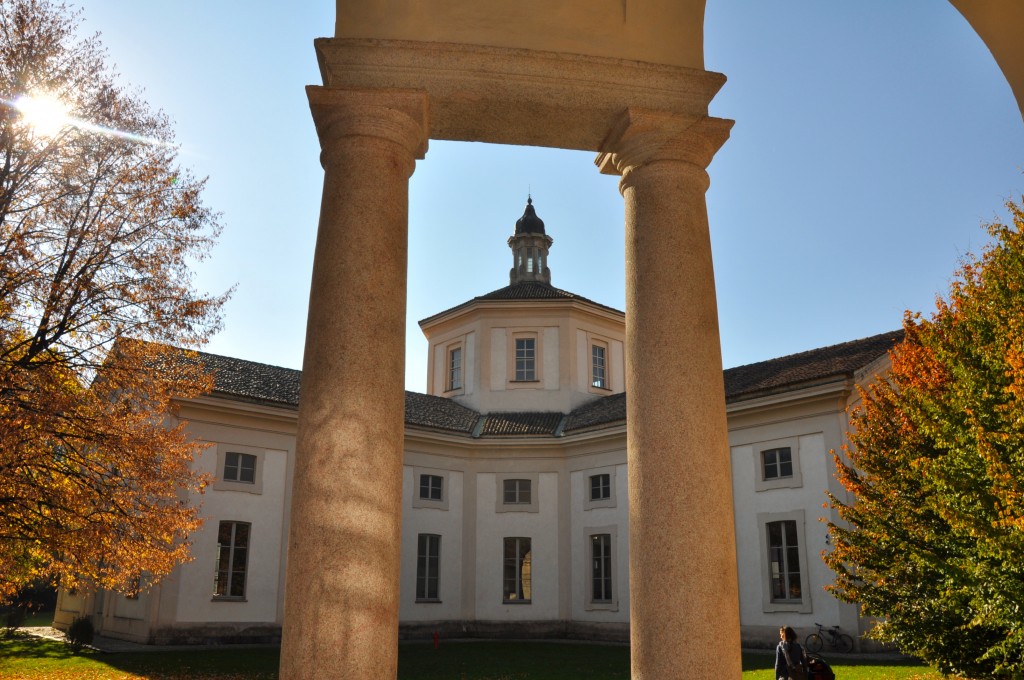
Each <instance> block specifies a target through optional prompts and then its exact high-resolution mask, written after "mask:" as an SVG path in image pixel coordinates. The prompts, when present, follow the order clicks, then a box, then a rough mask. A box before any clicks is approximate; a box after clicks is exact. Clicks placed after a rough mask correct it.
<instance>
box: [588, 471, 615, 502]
mask: <svg viewBox="0 0 1024 680" xmlns="http://www.w3.org/2000/svg"><path fill="white" fill-rule="evenodd" d="M611 497H612V476H611V475H610V474H600V475H591V476H590V500H592V501H603V500H605V499H608V498H611Z"/></svg>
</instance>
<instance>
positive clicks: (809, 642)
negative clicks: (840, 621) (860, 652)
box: [804, 621, 853, 653]
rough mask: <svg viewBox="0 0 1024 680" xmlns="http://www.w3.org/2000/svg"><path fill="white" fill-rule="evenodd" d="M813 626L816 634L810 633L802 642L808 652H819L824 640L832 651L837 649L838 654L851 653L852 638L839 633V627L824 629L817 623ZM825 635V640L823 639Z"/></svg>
mask: <svg viewBox="0 0 1024 680" xmlns="http://www.w3.org/2000/svg"><path fill="white" fill-rule="evenodd" d="M814 625H815V626H817V627H818V632H817V633H811V634H810V635H808V636H807V639H806V640H804V644H805V645H806V647H807V651H808V652H812V653H814V652H820V651H821V647H822V645H823V642H824V640H826V639H827V640H828V643H829V644H830V645H831V646H832V648H833V649H838V650H839V651H840V652H852V651H853V638H852V637H850V636H849V635H847V634H846V633H841V632H839V626H829V627H828V628H826V627H825V626H823V625H821V624H820V623H818V622H817V621H815V622H814ZM826 635H827V638H826V637H824V636H826Z"/></svg>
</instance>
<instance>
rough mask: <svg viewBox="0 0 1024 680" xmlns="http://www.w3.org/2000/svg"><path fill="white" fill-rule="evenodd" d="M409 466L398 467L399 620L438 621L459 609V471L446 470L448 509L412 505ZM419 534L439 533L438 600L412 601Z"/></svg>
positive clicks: (413, 482) (457, 613) (454, 615)
mask: <svg viewBox="0 0 1024 680" xmlns="http://www.w3.org/2000/svg"><path fill="white" fill-rule="evenodd" d="M417 491H418V487H417V484H416V480H415V476H414V472H413V467H411V466H408V465H407V466H405V467H404V468H403V470H402V567H401V577H400V579H401V580H400V583H401V590H400V596H399V597H400V605H399V613H398V618H399V620H401V621H403V622H405V621H440V620H445V619H457V618H459V617H460V615H461V609H462V550H463V536H462V508H463V473H462V472H456V471H448V474H447V489H446V490H445V491H446V493H447V494H448V509H447V510H440V509H437V508H413V507H412V499H413V494H415V493H417ZM419 534H437V535H439V536H440V537H441V567H440V580H439V582H438V595H439V596H440V599H441V602H416V550H417V541H418V538H419Z"/></svg>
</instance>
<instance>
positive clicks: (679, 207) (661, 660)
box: [598, 109, 741, 680]
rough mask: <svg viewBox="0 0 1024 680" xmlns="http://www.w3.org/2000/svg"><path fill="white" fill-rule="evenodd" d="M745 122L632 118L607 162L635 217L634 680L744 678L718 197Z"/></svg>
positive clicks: (631, 273) (629, 239)
mask: <svg viewBox="0 0 1024 680" xmlns="http://www.w3.org/2000/svg"><path fill="white" fill-rule="evenodd" d="M731 126H732V122H731V121H725V120H720V119H714V118H707V117H703V118H699V119H695V118H692V117H691V118H686V117H683V116H679V115H674V114H663V113H658V112H650V111H637V110H632V109H631V110H630V111H628V112H627V113H626V114H625V115H624V116H623V118H622V120H621V121H620V124H619V126H618V128H617V129H616V130H614V131H613V132H612V134H611V135H610V136H609V138H608V140H607V142H606V143H605V146H604V151H605V153H602V154H601V155H600V156H599V157H598V164H599V165H600V166H601V169H602V171H603V172H608V173H618V174H620V175H622V180H621V182H620V184H619V189H620V191H621V192H622V195H623V198H624V199H625V207H626V394H627V401H626V404H627V421H626V422H627V434H626V442H627V443H626V446H627V456H628V462H629V509H630V517H629V531H630V538H629V569H630V636H631V642H632V653H631V659H632V677H633V679H634V680H672V679H674V678H686V680H702V679H705V678H706V679H708V680H711V679H712V678H714V680H720V679H721V678H737V679H738V678H739V677H740V674H741V664H740V636H739V594H738V585H737V581H736V542H735V528H734V526H733V505H732V483H731V474H730V462H729V445H728V436H727V435H728V433H727V426H726V419H725V389H724V385H723V381H722V358H721V350H720V346H719V336H718V310H717V306H716V302H715V280H714V272H713V270H712V264H711V240H710V236H709V233H708V217H707V207H706V204H705V200H704V193H705V191H706V190H707V188H708V175H707V173H706V172H705V168H706V167H707V165H708V163H710V162H711V159H712V157H713V156H714V154H715V152H716V151H717V150H718V149H719V147H720V146H721V145H722V144H723V143H724V142H725V140H726V139H727V138H728V136H729V129H730V127H731Z"/></svg>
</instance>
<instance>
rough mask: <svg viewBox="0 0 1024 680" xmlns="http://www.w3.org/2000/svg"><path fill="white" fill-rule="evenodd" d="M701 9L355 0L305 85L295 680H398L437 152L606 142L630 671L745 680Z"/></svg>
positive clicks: (596, 147) (994, 41)
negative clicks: (315, 165) (414, 283)
mask: <svg viewBox="0 0 1024 680" xmlns="http://www.w3.org/2000/svg"><path fill="white" fill-rule="evenodd" d="M951 1H952V2H953V4H954V5H955V6H956V7H957V8H958V9H960V11H961V12H963V13H964V14H965V16H967V18H968V20H969V21H971V22H972V24H975V22H977V24H976V26H977V27H983V28H977V30H978V31H979V33H980V34H982V37H983V38H984V39H985V40H986V42H987V43H988V44H989V46H990V48H991V49H992V50H993V52H994V54H996V58H997V60H1001V59H1002V61H1000V63H1001V65H1003V62H1004V61H1006V60H1009V61H1008V62H1007V63H1010V66H1009V67H1008V66H1006V65H1003V70H1004V73H1006V74H1007V77H1008V78H1010V79H1011V84H1013V83H1016V84H1014V91H1015V94H1016V95H1017V98H1018V102H1019V103H1020V101H1021V94H1020V92H1021V90H1020V89H1019V87H1018V85H1019V84H1020V78H1021V76H1020V75H1019V74H1018V75H1012V74H1014V73H1017V72H1016V71H1015V70H1014V68H1013V65H1014V64H1016V63H1018V61H1019V60H1018V59H1017V57H1018V56H1019V55H1018V54H1017V52H1015V51H1014V50H1015V49H1019V48H1014V47H1012V46H1011V47H1009V48H1007V47H1006V46H1005V44H1004V42H1003V38H1002V37H999V36H1002V35H1003V33H1001V32H1000V31H999V30H998V29H999V27H998V26H995V27H994V28H993V26H994V24H993V22H992V21H991V20H989V19H986V18H985V17H984V16H983V13H979V12H978V11H977V6H979V5H980V4H981V3H980V2H978V1H977V0H951ZM704 6H705V2H704V0H565V2H561V3H558V6H557V8H556V9H551V7H550V3H544V2H542V0H518V1H516V0H490V1H489V2H472V3H469V2H463V1H461V0H436V1H435V2H432V3H421V2H416V1H415V0H360V1H359V2H354V1H349V0H339V1H338V18H337V26H336V34H335V37H334V38H330V39H321V40H318V41H317V42H316V48H317V56H318V59H319V63H320V68H321V73H322V76H323V83H324V84H323V86H318V87H310V88H308V96H309V100H310V105H311V109H312V111H313V117H314V121H315V123H316V126H317V132H318V134H319V136H320V140H321V146H322V150H323V151H322V154H321V162H322V164H323V166H324V170H325V179H324V194H323V203H322V207H321V217H320V226H319V232H318V238H317V248H316V255H315V260H314V271H313V282H312V289H311V294H310V312H309V323H308V326H307V341H306V350H305V355H304V366H303V376H304V380H303V386H302V387H303V398H302V403H301V406H300V412H299V431H298V438H297V454H296V461H295V472H294V480H293V495H292V498H293V506H292V510H291V515H290V525H291V529H290V543H289V559H288V574H287V584H286V607H287V612H286V619H285V624H284V634H283V638H284V639H283V647H282V667H281V675H282V677H288V678H304V677H317V676H319V675H320V674H321V672H322V669H323V668H330V669H331V673H332V674H336V675H338V676H339V677H355V678H393V677H395V674H396V667H397V666H396V663H397V662H396V652H397V650H396V644H397V626H398V602H397V597H398V585H397V584H398V571H399V568H398V562H399V554H398V551H399V544H400V541H399V532H400V514H401V510H400V495H401V464H402V436H401V434H402V426H403V409H402V406H403V395H404V391H403V372H402V365H403V352H404V340H403V323H404V316H405V286H406V259H407V258H406V255H407V253H406V248H407V243H406V242H407V225H408V179H409V177H410V175H411V174H412V172H413V170H414V168H415V163H416V160H417V159H420V158H423V156H424V154H425V153H426V150H427V144H428V140H429V139H446V140H457V141H484V142H491V143H502V144H517V145H534V146H551V147H560V148H570V149H581V150H590V151H596V152H598V158H597V163H598V166H599V168H600V170H601V171H602V172H607V173H611V174H617V175H620V176H621V177H622V180H621V182H620V190H621V192H622V194H623V197H624V199H625V205H626V222H627V224H626V234H627V246H626V259H627V272H626V280H627V300H626V311H627V342H628V348H629V349H628V354H627V357H626V363H627V392H628V393H629V395H630V398H629V402H628V413H629V416H628V418H629V431H628V433H627V447H628V451H629V453H628V455H629V471H630V472H629V474H630V481H629V486H630V498H631V510H630V512H631V519H630V535H631V540H630V551H631V556H630V572H631V581H632V588H631V602H632V612H631V626H632V627H631V640H632V664H633V670H632V672H633V677H635V678H671V677H683V676H684V675H685V676H686V677H697V678H700V677H708V678H710V677H739V675H740V656H739V616H738V593H737V586H736V571H735V570H736V564H735V541H734V529H733V522H732V508H733V506H732V489H731V484H730V480H729V469H728V468H729V463H728V455H727V452H728V444H727V440H726V427H725V413H724V394H723V393H722V385H721V356H720V350H719V338H718V325H717V311H716V305H715V291H714V279H713V275H712V269H711V252H710V240H709V236H708V225H707V212H706V208H705V205H704V192H705V190H706V189H707V186H708V177H707V174H706V172H705V168H706V167H707V165H708V163H709V162H710V161H711V159H712V157H713V156H714V154H715V152H716V151H717V150H718V148H719V147H720V146H721V145H722V144H723V143H724V142H725V140H726V139H727V137H728V134H729V129H730V126H731V122H730V121H725V120H721V119H716V118H711V117H709V116H708V104H709V102H710V101H711V99H712V98H713V97H714V95H715V94H716V92H717V91H718V90H719V88H720V87H721V86H722V84H723V83H724V81H725V77H724V76H722V75H721V74H716V73H711V72H708V71H705V70H704V68H703V16H704ZM965 8H966V9H965ZM990 31H994V32H991V33H988V34H989V35H990V36H993V37H986V33H987V32H990ZM1000 55H1005V56H1003V57H1001V56H1000ZM1014 78H1016V79H1017V80H1016V81H1014V80H1013V79H1014ZM679 300H685V301H686V304H678V301H679ZM679 347H686V348H687V352H685V353H682V352H679V351H678V348H679ZM683 354H685V361H681V356H682V355H683ZM641 452H646V454H647V455H640V454H641ZM698 471H699V474H695V473H697V472H698ZM709 528H710V530H709ZM695 537H700V545H701V549H700V550H697V551H695V550H693V549H692V543H693V541H694V540H695ZM641 556H642V559H641ZM326 564H330V565H331V566H330V569H326V568H324V566H323V565H326ZM708 612H714V615H713V616H708ZM683 639H685V640H686V642H687V645H686V653H685V654H683V653H681V652H680V647H681V645H680V643H681V641H682V640H683Z"/></svg>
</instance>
